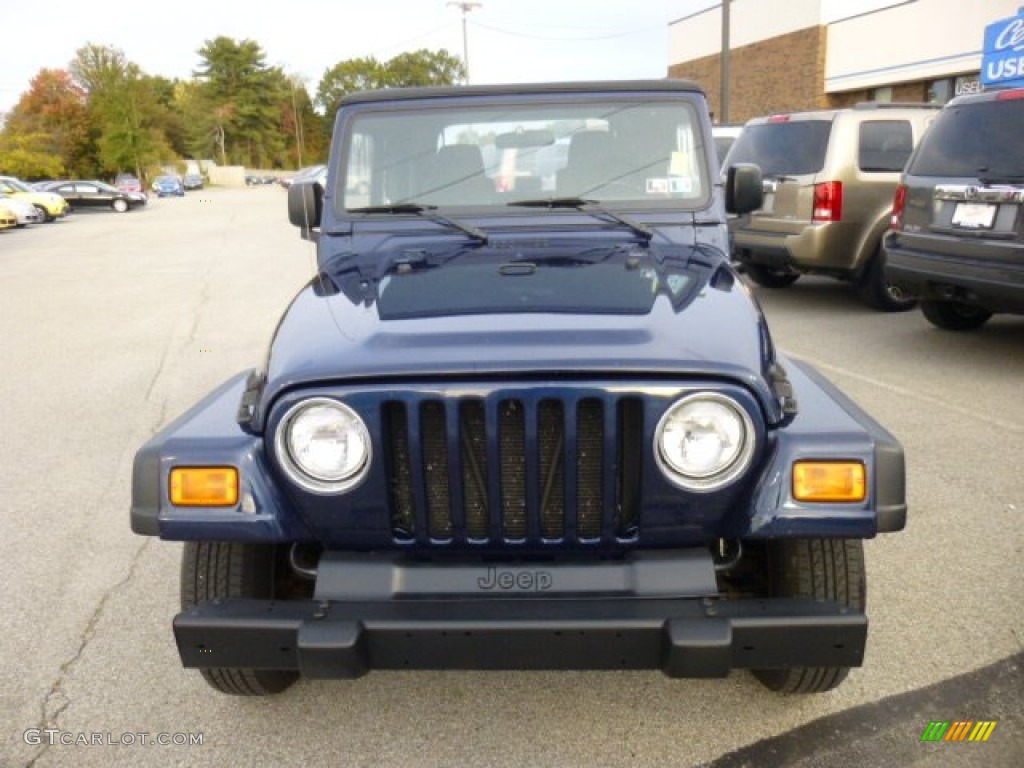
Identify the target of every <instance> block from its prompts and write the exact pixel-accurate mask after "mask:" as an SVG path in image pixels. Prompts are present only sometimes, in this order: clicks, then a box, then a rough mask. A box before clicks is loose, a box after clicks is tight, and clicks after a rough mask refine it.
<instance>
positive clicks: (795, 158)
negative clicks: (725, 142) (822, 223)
mask: <svg viewBox="0 0 1024 768" xmlns="http://www.w3.org/2000/svg"><path fill="white" fill-rule="evenodd" d="M831 130H832V121H831V120H797V121H794V122H782V123H761V124H759V125H748V126H747V127H746V128H744V129H743V132H742V133H741V134H740V137H739V138H738V139H736V143H735V144H733V146H732V150H731V151H730V152H729V164H730V165H732V164H735V163H757V164H758V165H759V166H761V173H763V174H764V175H765V176H779V175H786V174H805V173H817V172H818V171H820V170H821V169H822V166H824V165H825V149H826V148H827V147H828V136H829V133H830V132H831Z"/></svg>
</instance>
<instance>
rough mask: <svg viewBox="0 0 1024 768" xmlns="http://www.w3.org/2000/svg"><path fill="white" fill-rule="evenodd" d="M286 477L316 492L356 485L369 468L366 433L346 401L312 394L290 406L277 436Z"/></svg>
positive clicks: (278, 451) (368, 438)
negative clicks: (340, 401)
mask: <svg viewBox="0 0 1024 768" xmlns="http://www.w3.org/2000/svg"><path fill="white" fill-rule="evenodd" d="M275 447H276V449H277V455H278V457H279V458H280V460H281V465H282V467H283V468H284V470H285V472H287V473H288V476H289V477H290V478H291V479H292V480H293V481H295V483H297V484H298V485H300V486H302V487H303V488H305V489H306V490H308V491H313V492H314V493H341V492H343V491H347V490H350V489H351V488H353V487H355V486H356V485H357V484H358V483H359V482H360V481H361V480H362V479H363V478H364V477H365V476H366V473H367V471H368V470H369V468H370V433H369V431H367V429H366V425H365V424H364V423H363V420H362V419H361V418H359V416H358V415H357V414H356V412H355V411H353V410H352V409H351V408H349V407H348V406H347V405H343V404H342V403H339V402H337V401H336V400H329V399H327V398H325V397H314V398H310V399H309V400H303V401H302V402H301V403H297V404H296V405H294V406H292V407H291V409H290V410H289V411H288V412H287V413H286V414H285V415H284V418H283V419H281V423H280V424H279V425H278V428H277V437H276V439H275Z"/></svg>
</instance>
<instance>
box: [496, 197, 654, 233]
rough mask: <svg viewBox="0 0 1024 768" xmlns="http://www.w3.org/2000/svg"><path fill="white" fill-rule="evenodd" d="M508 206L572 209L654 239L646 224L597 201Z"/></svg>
mask: <svg viewBox="0 0 1024 768" xmlns="http://www.w3.org/2000/svg"><path fill="white" fill-rule="evenodd" d="M508 205H510V206H517V207H521V208H573V209H575V210H577V211H582V212H583V213H589V214H590V215H591V216H595V217H596V216H607V217H608V218H609V219H612V220H613V221H616V222H618V223H619V224H621V225H622V226H624V227H628V228H629V229H631V230H633V232H635V233H636V234H638V235H640V237H642V238H643V239H644V240H647V241H650V240H651V239H652V238H653V237H654V234H655V233H654V230H653V229H651V228H650V227H648V226H647V225H646V224H641V223H640V222H639V221H634V220H633V219H630V218H627V217H626V216H623V215H622V214H620V213H615V212H614V211H609V210H608V209H607V208H605V207H604V206H602V205H601V204H600V202H599V201H597V200H589V199H587V198H585V197H538V198H536V199H531V200H513V201H512V202H510V203H508Z"/></svg>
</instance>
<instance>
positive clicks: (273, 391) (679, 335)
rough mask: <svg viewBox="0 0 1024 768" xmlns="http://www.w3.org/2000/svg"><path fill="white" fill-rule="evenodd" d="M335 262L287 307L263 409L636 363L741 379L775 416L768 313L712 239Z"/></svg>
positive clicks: (624, 369) (625, 369)
mask: <svg viewBox="0 0 1024 768" xmlns="http://www.w3.org/2000/svg"><path fill="white" fill-rule="evenodd" d="M341 261H342V264H341V266H339V267H337V268H336V269H334V270H332V271H331V272H330V273H326V272H325V273H322V274H321V275H319V276H318V277H317V278H315V279H314V280H313V281H311V282H310V283H309V284H308V285H306V286H305V287H304V288H303V290H302V291H300V292H299V294H298V295H297V296H296V297H295V299H294V300H293V301H292V303H291V305H290V307H289V308H288V310H287V312H285V314H284V316H283V317H282V319H281V322H280V324H279V325H278V328H277V330H276V332H275V334H274V338H273V341H272V343H271V348H270V353H269V357H268V361H267V366H266V380H265V383H264V390H263V393H262V397H261V398H260V399H261V401H262V405H261V408H260V409H259V410H260V411H262V414H265V413H266V411H267V409H269V406H270V403H272V402H273V400H274V399H275V398H276V397H277V396H278V395H279V394H281V393H282V392H283V391H285V390H289V389H292V388H296V387H303V386H310V385H319V384H323V383H328V382H332V383H338V382H346V381H352V382H355V381H360V382H366V381H368V380H372V381H379V380H381V379H388V378H392V379H398V378H402V379H406V380H409V379H415V380H420V381H422V380H425V379H438V378H442V377H443V378H447V379H463V380H465V379H467V378H474V377H481V376H508V375H512V376H515V375H523V374H534V375H535V374H541V375H545V374H552V375H555V374H558V375H570V376H572V375H580V376H585V377H586V376H596V375H600V376H603V377H607V376H608V375H612V376H615V375H627V376H628V375H631V374H636V375H638V376H645V377H651V376H668V377H690V376H701V377H705V378H707V377H711V378H716V377H717V378H723V379H729V380H732V381H736V382H738V383H740V384H742V385H744V386H746V387H747V388H748V389H750V390H751V391H752V392H753V393H754V394H755V396H756V397H757V398H758V400H759V401H760V402H761V403H762V407H763V409H764V412H765V417H766V419H767V420H768V421H769V422H770V423H776V422H777V421H779V420H780V419H781V418H782V414H781V410H780V407H779V402H778V398H777V397H776V395H775V393H774V392H773V391H772V389H771V385H770V382H769V381H768V378H767V372H768V371H769V369H770V367H771V365H772V363H773V362H774V351H773V350H772V348H771V342H770V339H769V336H768V331H767V327H766V325H765V322H764V317H763V315H762V313H761V311H760V308H759V307H758V305H757V303H756V301H755V300H754V299H753V298H752V297H751V295H750V293H749V292H748V291H747V289H746V287H745V286H744V285H743V283H742V282H741V281H740V279H739V278H738V276H737V275H736V274H735V273H734V272H733V271H732V269H731V268H730V267H729V265H728V263H727V261H726V260H725V258H724V257H723V256H722V254H721V253H720V252H718V251H716V250H712V249H708V248H706V247H703V246H697V247H693V246H681V245H673V244H668V245H637V244H635V243H632V244H631V243H625V244H624V243H622V242H619V243H611V244H603V245H598V246H596V247H595V245H594V242H593V241H592V240H590V241H586V242H582V241H581V242H578V243H577V244H575V245H572V244H568V245H562V246H559V247H558V248H557V249H554V250H553V249H552V247H551V244H550V243H546V244H544V246H543V247H542V248H541V247H537V248H533V249H531V248H515V249H510V248H508V247H507V246H501V245H499V246H481V245H473V246H468V247H467V246H465V245H460V246H458V247H452V246H449V247H448V249H446V250H433V251H428V250H424V249H413V250H410V249H409V248H404V249H402V250H401V251H394V252H391V253H386V254H381V253H380V252H377V253H375V254H374V259H373V260H372V261H365V260H364V261H360V260H359V259H358V258H355V257H353V258H352V259H349V260H341ZM258 418H259V417H258ZM259 421H260V422H262V418H259Z"/></svg>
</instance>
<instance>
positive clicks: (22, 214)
mask: <svg viewBox="0 0 1024 768" xmlns="http://www.w3.org/2000/svg"><path fill="white" fill-rule="evenodd" d="M0 202H2V203H3V204H4V206H6V207H7V208H9V209H10V210H11V211H13V213H14V216H15V218H17V220H18V226H19V227H24V226H25V225H26V224H42V223H43V221H44V217H43V214H42V213H40V212H39V209H38V208H36V207H35V206H34V205H32V203H27V202H25V201H24V200H19V199H18V198H16V197H11V196H10V195H5V194H3V193H0Z"/></svg>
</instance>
